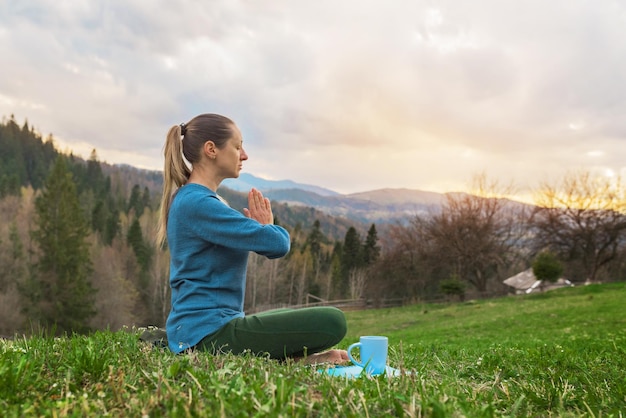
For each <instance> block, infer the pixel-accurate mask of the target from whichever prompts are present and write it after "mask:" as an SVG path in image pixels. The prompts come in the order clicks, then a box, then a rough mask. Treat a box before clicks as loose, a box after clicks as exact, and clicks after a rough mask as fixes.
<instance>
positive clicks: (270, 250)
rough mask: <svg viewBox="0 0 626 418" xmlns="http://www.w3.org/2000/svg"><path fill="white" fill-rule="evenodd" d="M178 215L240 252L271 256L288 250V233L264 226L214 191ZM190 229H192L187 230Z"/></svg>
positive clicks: (203, 234) (212, 240) (199, 232)
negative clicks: (227, 202)
mask: <svg viewBox="0 0 626 418" xmlns="http://www.w3.org/2000/svg"><path fill="white" fill-rule="evenodd" d="M179 216H182V217H184V219H185V226H186V227H187V228H190V229H192V230H194V231H195V233H196V234H197V235H198V236H200V237H203V238H205V239H206V241H207V242H210V243H211V244H215V245H220V246H224V247H227V248H231V249H233V250H239V251H254V252H256V253H258V254H260V255H263V256H266V257H268V258H279V257H282V256H284V255H285V254H287V253H288V252H289V248H290V244H291V243H290V239H289V233H288V232H287V231H286V230H285V229H284V228H283V227H281V226H278V225H263V224H261V223H259V222H258V221H256V220H254V219H250V218H248V217H246V216H244V215H243V214H242V213H240V212H238V211H236V210H235V209H232V208H231V207H229V206H228V205H227V204H225V203H224V202H222V201H221V200H220V199H219V198H218V197H217V195H215V194H206V195H203V196H201V197H200V198H199V199H198V200H197V201H196V202H195V204H194V205H188V206H186V208H185V209H183V211H182V213H179ZM188 232H191V231H188Z"/></svg>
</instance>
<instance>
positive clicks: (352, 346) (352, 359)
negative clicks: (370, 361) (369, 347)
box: [346, 342, 365, 367]
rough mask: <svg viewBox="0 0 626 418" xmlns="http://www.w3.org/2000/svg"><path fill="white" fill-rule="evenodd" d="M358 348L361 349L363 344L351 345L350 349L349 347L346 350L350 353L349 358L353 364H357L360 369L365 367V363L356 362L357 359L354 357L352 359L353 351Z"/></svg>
mask: <svg viewBox="0 0 626 418" xmlns="http://www.w3.org/2000/svg"><path fill="white" fill-rule="evenodd" d="M356 347H361V343H360V342H358V343H354V344H351V345H350V347H348V349H347V350H346V351H347V352H348V357H349V358H350V361H351V362H352V363H354V364H356V365H357V366H360V367H365V366H364V365H363V363H361V362H358V361H356V360H355V358H354V357H352V349H354V348H356Z"/></svg>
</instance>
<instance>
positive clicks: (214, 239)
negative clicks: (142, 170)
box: [159, 114, 348, 363]
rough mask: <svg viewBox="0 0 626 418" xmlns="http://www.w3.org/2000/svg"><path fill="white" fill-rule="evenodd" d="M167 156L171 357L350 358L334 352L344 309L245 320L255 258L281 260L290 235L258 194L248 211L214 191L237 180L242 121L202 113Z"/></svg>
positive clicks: (172, 140) (172, 136) (174, 130)
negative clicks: (195, 353) (199, 353)
mask: <svg viewBox="0 0 626 418" xmlns="http://www.w3.org/2000/svg"><path fill="white" fill-rule="evenodd" d="M164 155H165V167H164V172H163V180H164V183H163V197H162V200H161V219H160V223H159V241H160V243H161V244H163V243H164V242H165V241H166V240H167V245H168V247H169V251H170V286H171V290H172V306H171V311H170V314H169V317H168V319H167V325H166V330H167V339H168V345H169V348H170V349H171V350H172V351H173V352H174V353H181V352H183V351H185V350H189V349H198V350H207V351H209V352H211V353H219V352H232V353H235V354H239V353H243V352H246V351H248V352H251V353H254V354H258V355H269V356H270V358H274V359H286V358H294V359H303V360H304V361H305V362H306V363H323V362H331V363H341V362H344V361H347V360H348V357H347V354H346V352H345V351H344V350H328V349H329V348H331V347H332V346H334V345H336V344H337V343H339V342H340V341H341V340H342V338H343V337H344V335H345V333H346V320H345V317H344V315H343V312H341V311H340V310H339V309H336V308H333V307H316V308H305V309H286V310H277V311H269V312H266V313H261V314H257V315H248V316H246V315H245V314H244V311H243V306H244V295H245V286H246V268H247V263H248V254H249V252H250V251H254V252H256V253H258V254H260V255H263V256H266V257H268V258H279V257H282V256H284V255H285V254H287V252H289V247H290V238H289V233H288V232H287V231H286V230H285V229H284V228H282V227H281V226H278V225H274V215H273V213H272V208H271V205H270V201H269V200H268V199H267V198H265V197H264V196H263V195H262V194H261V192H260V191H258V190H256V189H252V190H250V192H249V194H248V207H247V208H246V209H244V210H243V213H240V212H238V211H236V210H234V209H232V208H230V207H229V206H228V205H227V203H226V202H225V201H224V200H223V199H222V198H220V196H218V195H217V193H216V191H217V188H218V187H219V185H220V183H221V182H222V180H224V179H226V178H236V177H238V176H239V172H240V171H241V169H242V164H243V162H244V161H246V160H247V159H248V155H247V154H246V152H245V151H244V148H243V140H242V136H241V132H240V131H239V129H238V128H237V126H236V125H235V123H233V121H231V120H230V119H228V118H226V117H224V116H221V115H217V114H202V115H199V116H196V117H195V118H193V119H191V120H190V121H189V122H188V123H183V124H180V125H176V126H173V127H171V128H170V130H169V132H168V134H167V139H166V143H165V148H164ZM183 157H184V158H183ZM185 160H186V161H185ZM187 163H189V165H187ZM325 350H326V351H325Z"/></svg>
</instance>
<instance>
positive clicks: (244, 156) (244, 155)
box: [240, 148, 248, 160]
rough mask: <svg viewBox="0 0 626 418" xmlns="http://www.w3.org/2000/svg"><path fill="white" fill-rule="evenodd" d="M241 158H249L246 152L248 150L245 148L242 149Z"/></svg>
mask: <svg viewBox="0 0 626 418" xmlns="http://www.w3.org/2000/svg"><path fill="white" fill-rule="evenodd" d="M240 158H241V159H242V160H247V159H248V154H247V153H246V150H245V149H243V148H242V149H241V156H240Z"/></svg>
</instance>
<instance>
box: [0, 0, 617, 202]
mask: <svg viewBox="0 0 626 418" xmlns="http://www.w3.org/2000/svg"><path fill="white" fill-rule="evenodd" d="M624 28H626V2H624V1H618V0H603V1H591V0H551V1H544V0H541V1H540V0H525V1H523V2H522V1H511V0H474V1H458V0H441V1H436V0H432V1H419V0H414V1H406V0H394V1H383V0H316V1H296V0H274V1H253V0H211V1H193V0H0V57H2V58H1V60H2V61H1V63H0V117H3V118H8V117H10V116H11V115H14V117H15V119H16V121H17V122H18V123H19V124H20V125H21V124H23V123H24V121H26V120H27V121H28V123H29V124H30V125H32V126H33V127H34V128H35V129H36V130H37V131H39V132H40V133H41V135H42V136H43V137H44V138H45V137H47V136H48V135H49V134H52V135H53V137H54V139H55V143H56V144H57V146H58V147H59V149H61V150H65V151H67V150H71V151H72V152H74V153H75V154H78V155H82V156H83V157H85V158H87V157H89V155H90V152H91V150H93V149H95V150H96V152H97V155H98V158H99V159H100V160H101V161H105V162H108V163H111V164H117V163H120V164H130V165H133V166H136V167H140V168H147V169H155V170H161V169H162V167H163V157H162V151H163V144H164V141H165V135H166V133H167V130H168V129H169V128H170V127H171V126H172V125H176V124H179V123H181V122H186V121H188V120H189V119H191V118H192V117H193V116H195V115H197V114H200V113H220V114H223V115H226V116H228V117H230V118H231V119H233V120H234V121H235V122H236V124H237V126H238V127H239V128H240V130H241V132H242V134H243V138H244V147H245V149H246V151H247V153H248V155H249V160H248V161H247V162H245V163H244V171H245V172H248V173H251V174H254V175H255V176H259V177H263V178H266V179H272V180H285V179H289V180H293V181H297V182H300V183H306V184H312V185H316V186H320V187H325V188H328V189H332V190H335V191H337V192H339V193H344V194H349V193H355V192H362V191H370V190H377V189H382V188H408V189H415V190H426V191H436V192H447V191H459V190H466V189H467V188H468V187H469V185H470V184H471V182H472V179H473V178H475V177H476V176H477V175H481V174H482V175H484V176H485V177H486V178H487V179H489V180H490V181H493V182H497V183H498V184H503V185H505V184H506V185H513V186H514V188H515V190H517V191H518V193H520V194H523V193H525V191H527V190H532V189H536V188H537V187H539V185H540V184H542V183H545V182H548V183H549V182H554V181H557V180H558V179H560V178H562V177H563V176H565V175H567V173H569V172H572V171H581V170H582V171H588V172H591V173H593V174H594V175H601V176H609V177H613V178H618V177H621V176H625V175H626V117H625V115H626V31H625V29H624Z"/></svg>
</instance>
